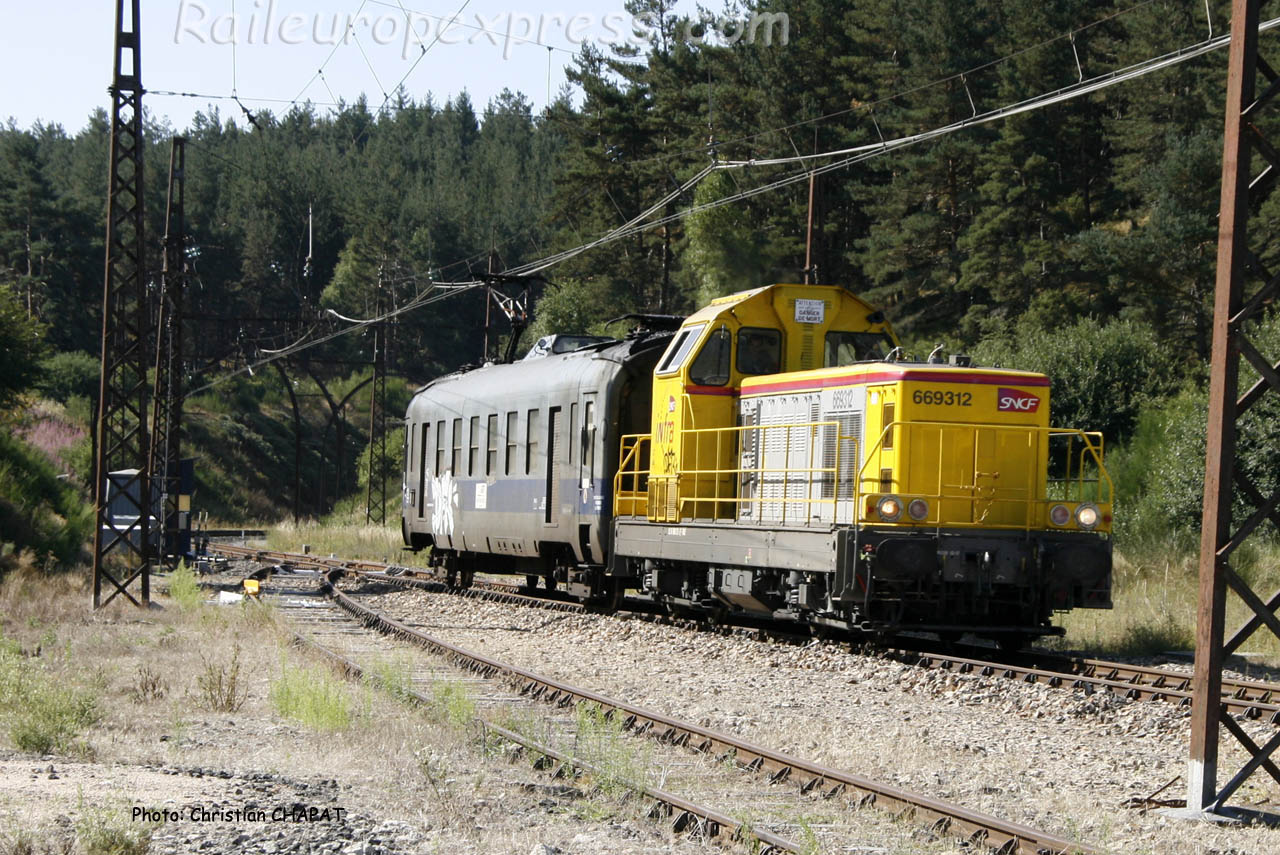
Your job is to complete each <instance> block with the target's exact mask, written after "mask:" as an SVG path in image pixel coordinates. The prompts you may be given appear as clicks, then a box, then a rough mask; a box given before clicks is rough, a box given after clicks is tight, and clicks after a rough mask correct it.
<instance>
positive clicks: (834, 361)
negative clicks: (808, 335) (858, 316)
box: [822, 331, 893, 368]
mask: <svg viewBox="0 0 1280 855" xmlns="http://www.w3.org/2000/svg"><path fill="white" fill-rule="evenodd" d="M892 349H893V341H892V340H891V339H890V338H889V336H887V335H885V334H884V333H870V332H839V331H836V332H829V333H827V346H826V356H825V357H824V359H823V362H822V365H823V367H824V368H835V367H837V366H840V365H852V364H853V363H855V362H872V361H875V360H878V359H884V357H885V355H886V354H887V353H888V352H889V351H890V350H892Z"/></svg>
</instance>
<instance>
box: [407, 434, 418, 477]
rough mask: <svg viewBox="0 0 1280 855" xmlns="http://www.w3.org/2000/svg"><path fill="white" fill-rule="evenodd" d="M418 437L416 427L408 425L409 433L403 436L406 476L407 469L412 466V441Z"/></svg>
mask: <svg viewBox="0 0 1280 855" xmlns="http://www.w3.org/2000/svg"><path fill="white" fill-rule="evenodd" d="M417 436H418V426H417V425H415V424H410V425H409V432H408V433H406V434H405V435H404V471H405V475H406V476H408V474H409V469H410V468H412V466H413V441H414V439H416V438H417Z"/></svg>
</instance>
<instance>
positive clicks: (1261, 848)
mask: <svg viewBox="0 0 1280 855" xmlns="http://www.w3.org/2000/svg"><path fill="white" fill-rule="evenodd" d="M369 603H370V605H372V606H374V607H376V608H379V609H380V610H384V611H386V612H387V613H388V614H391V615H393V616H396V617H398V618H401V619H404V620H406V621H408V622H411V623H415V624H418V625H420V626H421V627H422V628H423V629H424V630H425V631H427V632H430V633H432V634H434V635H437V636H438V637H441V638H444V639H446V640H448V641H452V642H454V643H457V644H460V645H462V646H464V647H467V648H468V649H471V650H475V651H478V652H483V653H487V654H490V655H493V656H495V657H498V658H501V659H503V660H505V661H507V662H510V663H512V664H515V665H520V666H524V667H527V668H529V669H531V670H535V671H538V672H541V673H544V674H547V675H550V676H554V677H559V678H562V679H564V680H566V681H569V682H573V683H576V684H578V685H581V686H586V687H590V688H593V689H596V690H598V691H600V692H603V693H605V694H608V695H612V696H615V697H618V698H624V699H626V700H628V701H630V702H632V703H635V704H638V705H641V706H645V707H649V708H651V709H654V710H658V711H661V712H665V713H668V714H670V715H672V716H677V717H680V718H685V719H689V720H692V721H697V722H699V723H701V724H703V725H704V726H709V727H712V728H715V729H718V730H723V731H727V732H729V733H735V734H741V735H744V736H746V737H747V738H749V739H750V740H752V741H755V742H758V743H761V744H763V745H768V746H770V747H773V748H777V749H781V750H784V751H788V752H791V753H794V754H798V755H800V756H802V757H805V758H808V759H813V760H817V761H819V762H822V763H826V764H829V765H832V766H835V767H838V768H841V769H845V770H848V771H852V772H856V773H859V774H863V775H866V776H868V777H871V778H873V779H876V780H879V781H882V782H887V783H894V784H897V785H900V786H903V787H906V788H908V789H912V790H916V791H919V792H922V793H926V794H928V795H930V796H933V797H937V798H942V799H947V800H950V801H954V802H958V803H960V804H963V805H965V806H968V807H971V808H975V809H978V810H982V811H986V812H988V813H992V814H995V815H998V816H1002V817H1005V818H1008V819H1011V820H1014V821H1017V822H1022V823H1025V824H1027V825H1031V826H1033V827H1036V828H1043V829H1045V830H1047V831H1051V832H1054V833H1057V834H1060V835H1063V836H1066V837H1077V838H1079V839H1083V840H1084V841H1087V842H1089V843H1092V844H1094V845H1097V846H1100V847H1103V848H1104V849H1107V850H1109V851H1113V852H1125V853H1128V852H1151V853H1196V855H1228V853H1230V854H1231V855H1272V853H1275V852H1278V851H1280V831H1272V830H1268V829H1265V828H1262V827H1257V826H1255V827H1247V828H1246V827H1233V828H1220V827H1216V826H1213V825H1210V824H1207V823H1189V822H1184V821H1181V820H1174V819H1171V818H1169V817H1166V816H1163V815H1161V814H1159V813H1157V812H1150V813H1143V812H1141V811H1139V810H1135V809H1129V808H1123V807H1122V804H1123V803H1124V802H1126V801H1127V800H1129V799H1130V798H1134V797H1144V796H1147V795H1150V794H1151V793H1153V792H1155V791H1156V790H1157V789H1159V788H1161V787H1163V786H1164V785H1166V784H1167V783H1169V781H1171V780H1172V779H1174V778H1175V777H1176V776H1178V775H1181V774H1183V772H1184V768H1185V763H1186V755H1187V733H1188V720H1189V717H1190V713H1189V711H1186V710H1179V709H1177V708H1176V707H1174V706H1172V705H1168V704H1161V703H1153V702H1139V701H1128V700H1125V699H1123V698H1119V697H1115V696H1112V695H1109V694H1105V695H1104V694H1095V695H1092V696H1086V695H1084V694H1083V693H1081V692H1079V691H1069V690H1065V689H1054V688H1050V687H1047V686H1040V685H1028V684H1023V683H1018V682H1014V681H1009V680H1004V679H1000V678H984V677H981V676H977V675H962V674H952V673H948V672H944V671H940V670H928V669H921V668H916V667H913V666H907V665H902V664H900V663H897V662H890V661H886V660H882V659H877V658H873V657H867V656H859V655H854V654H850V653H849V652H847V651H846V650H844V649H841V648H840V647H839V646H836V645H832V644H825V643H819V642H813V643H811V644H809V645H808V646H794V645H784V644H774V643H767V642H762V641H759V640H756V639H755V638H754V637H747V636H746V635H734V636H723V635H718V634H713V633H706V632H698V631H695V630H690V629H684V628H679V627H674V626H665V625H658V624H653V623H649V622H646V621H641V620H635V619H625V618H615V617H604V616H598V615H568V614H560V613H554V612H548V611H544V610H538V609H529V608H520V607H512V606H503V605H497V604H492V603H485V602H479V601H474V600H466V599H462V598H459V597H451V596H443V595H426V594H423V593H422V592H418V591H396V592H390V593H381V594H377V595H373V596H371V597H370V598H369ZM1243 724H1244V726H1245V727H1246V729H1247V730H1249V731H1250V732H1251V733H1252V734H1253V735H1254V738H1255V739H1257V740H1258V741H1259V742H1261V741H1263V740H1264V739H1265V738H1266V737H1267V736H1269V735H1270V734H1271V733H1273V732H1274V731H1273V729H1272V728H1271V726H1269V725H1265V724H1260V723H1243ZM1224 754H1225V757H1226V758H1229V759H1224V762H1223V768H1224V769H1225V768H1227V766H1228V765H1230V766H1231V770H1232V771H1234V769H1236V768H1239V765H1241V764H1242V763H1243V757H1244V755H1243V754H1242V753H1240V752H1238V751H1236V750H1235V749H1234V748H1231V749H1228V747H1227V743H1226V742H1224ZM1231 764H1234V765H1231ZM1183 786H1184V785H1183V783H1182V781H1180V780H1179V781H1177V782H1176V783H1175V784H1173V786H1172V787H1170V788H1169V790H1167V791H1166V792H1165V793H1163V794H1162V797H1164V798H1168V797H1175V798H1176V797H1181V796H1182V795H1183V789H1182V788H1183ZM1233 803H1234V804H1238V805H1241V806H1249V807H1257V808H1259V809H1262V810H1275V809H1276V807H1275V806H1276V805H1278V804H1280V788H1277V787H1276V785H1275V783H1274V782H1273V781H1271V779H1269V778H1266V777H1265V776H1257V775H1256V776H1254V777H1253V778H1252V779H1251V780H1250V782H1249V783H1248V784H1246V786H1245V787H1244V788H1243V789H1242V790H1241V791H1240V793H1239V794H1238V795H1237V798H1236V799H1234V800H1233Z"/></svg>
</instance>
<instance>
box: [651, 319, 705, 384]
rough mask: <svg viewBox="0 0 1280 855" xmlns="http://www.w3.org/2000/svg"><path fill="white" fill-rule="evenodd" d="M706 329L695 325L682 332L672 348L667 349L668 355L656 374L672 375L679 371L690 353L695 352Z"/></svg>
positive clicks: (663, 359)
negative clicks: (694, 348)
mask: <svg viewBox="0 0 1280 855" xmlns="http://www.w3.org/2000/svg"><path fill="white" fill-rule="evenodd" d="M705 327H706V324H694V325H693V326H691V327H686V328H685V329H682V330H680V332H679V333H678V334H677V335H676V337H675V340H674V341H672V342H671V346H670V347H668V348H667V352H666V355H664V356H663V357H662V361H661V362H659V363H658V368H657V370H656V372H655V373H657V374H670V373H671V372H673V371H678V370H679V369H680V366H681V365H684V361H685V360H686V359H687V358H688V357H689V351H691V350H693V345H694V344H695V343H696V342H697V341H698V336H700V335H702V330H703V328H705Z"/></svg>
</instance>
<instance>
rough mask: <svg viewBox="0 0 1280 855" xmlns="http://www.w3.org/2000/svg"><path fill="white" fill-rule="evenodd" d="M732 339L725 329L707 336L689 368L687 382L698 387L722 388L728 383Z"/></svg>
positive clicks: (721, 328) (722, 328)
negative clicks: (705, 341)
mask: <svg viewBox="0 0 1280 855" xmlns="http://www.w3.org/2000/svg"><path fill="white" fill-rule="evenodd" d="M732 349H733V337H732V336H731V335H730V334H729V330H728V329H727V328H725V327H720V329H718V330H716V331H715V332H713V333H712V334H711V335H709V336H707V343H706V344H704V345H703V346H702V350H700V351H699V352H698V356H697V358H696V359H694V360H693V365H691V366H689V382H691V383H696V384H698V385H699V386H723V385H724V384H726V383H728V382H729V352H730V351H731V350H732Z"/></svg>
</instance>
